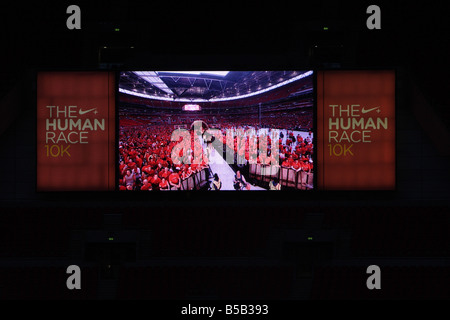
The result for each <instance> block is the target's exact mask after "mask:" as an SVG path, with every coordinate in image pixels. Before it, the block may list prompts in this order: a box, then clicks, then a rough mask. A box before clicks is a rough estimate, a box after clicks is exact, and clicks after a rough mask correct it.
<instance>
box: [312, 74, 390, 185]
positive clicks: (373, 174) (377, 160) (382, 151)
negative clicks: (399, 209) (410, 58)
mask: <svg viewBox="0 0 450 320" xmlns="http://www.w3.org/2000/svg"><path fill="white" fill-rule="evenodd" d="M317 134H318V135H317V143H318V154H317V161H318V167H319V168H318V180H317V183H318V187H319V188H320V189H322V190H393V189H395V72H394V71H321V72H318V74H317Z"/></svg>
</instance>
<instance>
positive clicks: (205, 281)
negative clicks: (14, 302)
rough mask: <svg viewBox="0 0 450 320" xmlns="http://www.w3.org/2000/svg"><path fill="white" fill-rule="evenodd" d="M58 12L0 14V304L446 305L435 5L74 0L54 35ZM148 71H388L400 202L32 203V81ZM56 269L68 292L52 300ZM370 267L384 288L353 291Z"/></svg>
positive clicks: (111, 197) (443, 65)
mask: <svg viewBox="0 0 450 320" xmlns="http://www.w3.org/2000/svg"><path fill="white" fill-rule="evenodd" d="M70 4H74V3H69V2H65V1H61V2H58V3H51V2H40V3H39V4H28V3H25V4H24V3H15V2H11V1H9V2H7V3H6V2H2V3H1V4H0V11H1V12H2V17H1V19H0V35H1V40H2V44H3V45H2V47H1V49H0V52H1V53H0V57H1V61H2V62H3V63H2V67H1V68H0V81H1V85H0V107H1V115H2V116H1V117H0V165H1V166H2V170H1V175H0V201H1V202H0V228H1V230H0V297H1V299H115V298H118V299H168V300H171V299H186V300H187V301H194V300H197V299H201V300H205V299H206V300H216V299H243V300H244V301H246V300H252V299H281V300H307V299H358V300H361V299H449V298H450V294H449V292H450V291H449V290H448V287H449V286H450V278H449V275H450V264H449V263H450V260H449V257H448V255H449V252H450V236H449V232H448V230H449V226H450V224H449V222H450V215H449V214H450V212H449V195H450V188H449V181H450V179H449V178H450V177H449V170H448V165H449V156H450V152H449V151H450V145H449V141H450V139H449V138H450V135H449V129H450V113H449V110H450V103H449V102H450V99H449V98H448V92H449V81H448V79H447V78H448V76H447V75H448V74H449V71H450V68H449V67H450V64H449V62H448V57H449V53H450V52H449V51H450V37H449V36H450V32H449V31H450V30H449V29H450V26H449V24H448V22H447V20H448V19H447V12H448V8H447V7H445V6H443V5H438V4H436V3H430V2H427V3H422V5H421V6H416V5H410V4H409V3H401V2H393V1H389V2H384V1H378V2H375V3H371V2H370V3H369V2H366V1H360V2H358V3H357V4H354V3H349V2H344V1H310V2H306V3H303V2H292V1H290V2H288V1H276V2H271V3H270V4H267V3H264V2H255V3H253V2H252V3H251V4H250V3H249V4H245V3H241V2H220V1H219V2H214V3H212V2H210V3H202V4H194V3H192V2H187V1H186V2H182V3H167V2H155V3H153V2H152V3H148V2H145V3H144V2H142V3H141V2H137V1H133V2H131V1H98V2H95V3H93V2H90V3H81V2H79V3H76V4H77V5H79V6H80V8H81V27H82V29H81V30H68V29H67V28H66V19H67V17H68V16H69V15H68V14H66V8H67V7H68V6H69V5H70ZM370 4H377V5H379V6H380V8H381V27H382V29H381V30H368V29H367V28H366V19H367V18H368V16H369V15H368V14H366V8H367V7H368V6H369V5H370ZM324 27H327V28H328V30H324ZM116 28H119V29H120V31H115V29H116ZM147 67H148V68H152V69H153V68H155V69H158V68H160V69H161V68H166V69H210V70H211V69H215V70H220V69H227V70H228V69H232V70H233V69H234V70H265V69H269V70H270V69H283V70H286V69H293V68H298V69H321V68H323V69H370V68H376V69H377V68H382V69H383V68H384V69H386V68H389V69H395V70H396V72H397V189H396V190H395V191H393V192H327V193H325V192H319V193H311V194H307V195H304V194H301V195H296V194H292V193H288V194H284V195H278V196H274V195H270V196H266V195H264V196H261V195H255V194H251V195H249V196H242V195H241V196H239V197H237V196H233V195H230V196H229V197H228V195H229V194H226V196H215V197H213V198H211V197H209V196H207V195H205V194H192V193H183V194H182V195H181V196H179V197H176V198H175V197H173V196H172V195H165V196H164V197H151V198H143V197H138V196H133V197H129V196H117V195H116V194H111V193H45V194H40V193H36V191H35V183H36V162H35V154H36V146H35V141H36V118H35V113H36V110H35V109H36V103H35V99H36V97H35V95H36V82H35V77H36V72H37V71H38V70H59V69H62V70H93V69H94V70H97V69H98V70H118V69H123V70H133V69H141V70H142V69H145V68H147ZM111 239H112V240H111ZM70 264H77V265H79V266H80V267H81V269H82V290H77V291H70V290H67V289H66V286H65V281H66V279H67V276H68V275H67V274H66V273H65V270H66V268H67V266H68V265H70ZM372 264H375V265H379V266H380V267H381V272H382V278H381V279H382V280H381V286H382V289H381V290H368V289H367V288H366V285H365V283H366V279H367V277H368V275H367V274H366V268H367V267H368V266H369V265H372Z"/></svg>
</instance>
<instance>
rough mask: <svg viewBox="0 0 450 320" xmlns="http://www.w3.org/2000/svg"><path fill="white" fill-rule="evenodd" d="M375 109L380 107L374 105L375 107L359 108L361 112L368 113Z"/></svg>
mask: <svg viewBox="0 0 450 320" xmlns="http://www.w3.org/2000/svg"><path fill="white" fill-rule="evenodd" d="M376 109H380V107H375V108H371V109H364V107H363V108H362V109H361V113H363V114H364V113H368V112H370V111H373V110H376Z"/></svg>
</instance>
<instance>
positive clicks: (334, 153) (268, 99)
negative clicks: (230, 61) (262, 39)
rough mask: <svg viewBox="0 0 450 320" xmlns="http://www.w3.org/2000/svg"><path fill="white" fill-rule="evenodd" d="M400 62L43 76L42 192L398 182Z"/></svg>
mask: <svg viewBox="0 0 450 320" xmlns="http://www.w3.org/2000/svg"><path fill="white" fill-rule="evenodd" d="M395 135H396V128H395V71H393V70H321V71H314V72H313V71H311V70H290V71H273V70H272V71H120V72H109V71H101V72H98V71H95V72H39V73H38V75H37V183H36V186H37V190H38V191H51V192H53V191H117V192H119V193H126V192H128V193H130V192H131V193H140V192H141V193H142V192H147V191H186V190H204V191H217V190H222V191H231V192H234V191H264V190H273V191H277V190H282V191H289V190H290V191H299V192H303V191H305V192H311V190H315V191H317V190H319V191H333V190H395V185H396V181H395V175H396V167H395V166H396V163H395V160H396V150H395V139H396V138H395Z"/></svg>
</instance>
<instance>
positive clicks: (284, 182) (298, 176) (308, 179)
mask: <svg viewBox="0 0 450 320" xmlns="http://www.w3.org/2000/svg"><path fill="white" fill-rule="evenodd" d="M313 175H314V173H309V172H305V171H302V170H295V169H293V168H286V167H280V166H275V165H273V166H272V165H265V164H249V176H250V178H252V179H256V180H258V181H263V182H270V181H271V180H273V179H275V178H277V179H278V180H279V181H280V184H281V186H282V187H289V188H294V189H299V190H309V189H312V188H313V179H314V176H313Z"/></svg>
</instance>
